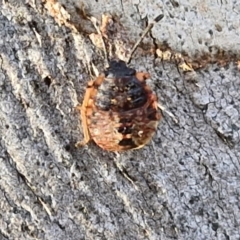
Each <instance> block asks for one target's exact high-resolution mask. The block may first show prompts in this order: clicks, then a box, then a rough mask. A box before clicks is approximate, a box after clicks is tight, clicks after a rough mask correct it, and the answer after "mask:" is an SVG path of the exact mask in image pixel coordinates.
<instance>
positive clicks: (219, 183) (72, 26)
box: [0, 0, 240, 240]
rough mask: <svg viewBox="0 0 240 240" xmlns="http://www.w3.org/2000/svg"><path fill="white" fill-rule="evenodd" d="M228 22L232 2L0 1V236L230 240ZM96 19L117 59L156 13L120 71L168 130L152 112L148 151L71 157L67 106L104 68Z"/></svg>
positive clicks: (235, 135)
mask: <svg viewBox="0 0 240 240" xmlns="http://www.w3.org/2000/svg"><path fill="white" fill-rule="evenodd" d="M189 2H190V3H189ZM239 12H240V3H238V1H210V0H206V1H202V0H195V1H184V0H183V1H174V0H169V1H158V0H149V1H135V0H133V1H124V0H122V1H121V0H112V1H107V0H105V1H104V0H99V1H93V0H92V1H87V0H86V1H73V0H72V1H53V0H51V1H50V0H45V1H39V0H35V1H31V0H26V1H24V0H15V1H14V0H8V1H7V0H0V172H1V175H0V206H1V207H0V239H47V240H50V239H59V240H61V239H64V240H65V239H72V240H78V239H94V240H96V239H126V240H127V239H131V240H132V239H138V240H139V239H183V240H186V239H205V240H206V239H207V240H208V239H209V240H212V239H239V238H240V227H239V226H240V188H239V186H240V173H239V172H240V162H239V161H240V117H239V116H240V94H239V92H240V73H239V66H238V62H237V60H238V56H239V51H240V46H239V44H238V43H239V33H240V27H239V26H240V25H239V21H240V14H239ZM103 13H108V14H111V15H112V16H114V24H115V25H114V24H113V25H114V26H116V25H117V26H118V27H115V28H113V31H112V36H111V39H112V44H113V45H114V49H113V50H115V51H116V54H117V55H118V57H120V58H123V59H124V57H125V54H127V53H129V49H130V48H131V46H133V44H134V43H135V42H136V40H137V39H138V38H139V34H140V33H141V32H142V30H143V29H144V27H145V24H146V23H147V22H150V21H151V20H152V19H154V17H156V16H157V15H159V14H161V13H163V14H164V18H163V19H162V21H161V22H160V23H158V24H156V25H155V26H154V28H153V29H152V32H151V34H149V35H148V36H147V37H146V38H145V39H144V41H143V44H141V45H140V47H139V48H138V50H137V52H136V53H135V55H134V57H133V60H132V62H131V64H130V65H131V67H134V68H136V69H137V70H140V71H148V72H149V73H150V74H151V79H150V80H149V82H148V83H149V85H151V86H152V88H153V89H154V90H155V92H156V93H157V95H158V98H159V102H160V103H161V105H163V106H164V107H165V108H166V109H167V110H168V111H170V112H171V113H172V114H173V115H174V116H175V119H176V120H177V122H176V121H175V120H174V118H172V117H170V116H169V115H168V114H166V112H163V114H164V118H163V120H162V121H161V123H160V125H159V127H158V131H157V132H156V135H155V136H154V138H153V140H152V142H151V144H149V145H148V146H146V147H144V148H143V149H140V150H135V151H128V152H125V153H121V154H116V153H109V152H106V151H103V150H102V149H100V148H99V147H98V146H96V145H95V144H94V143H90V144H88V145H87V146H85V147H83V148H80V149H76V148H75V147H74V144H75V143H76V142H77V141H79V140H81V139H82V137H83V136H82V133H81V132H82V128H81V120H80V117H79V113H78V112H77V111H75V110H74V108H75V107H76V106H77V104H78V103H81V101H82V99H83V94H84V91H85V86H86V83H87V81H88V80H90V79H91V78H92V76H91V72H90V69H91V68H90V67H89V66H90V65H91V64H92V63H94V64H95V65H96V66H97V67H96V68H97V69H98V70H99V71H101V70H102V67H103V62H104V59H103V57H102V56H103V54H102V52H101V51H99V50H98V48H97V47H96V46H94V45H93V44H92V42H91V41H90V39H89V34H90V33H92V32H96V30H95V29H94V27H93V25H92V23H91V22H90V21H89V20H88V19H87V16H90V15H91V16H94V17H95V18H97V19H99V20H100V19H101V16H102V14H103ZM118 30H119V31H118ZM157 49H158V51H157V53H158V55H157V54H154V52H155V50H157ZM123 50H126V51H123ZM186 70H188V71H186Z"/></svg>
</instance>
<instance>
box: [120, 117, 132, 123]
mask: <svg viewBox="0 0 240 240" xmlns="http://www.w3.org/2000/svg"><path fill="white" fill-rule="evenodd" d="M119 122H120V123H123V124H126V123H131V119H128V118H121V119H120V120H119Z"/></svg>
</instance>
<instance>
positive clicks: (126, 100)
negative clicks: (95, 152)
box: [76, 15, 163, 151]
mask: <svg viewBox="0 0 240 240" xmlns="http://www.w3.org/2000/svg"><path fill="white" fill-rule="evenodd" d="M162 18H163V15H160V16H158V17H157V18H155V19H154V22H158V21H160V20H161V19H162ZM154 22H153V23H151V24H149V25H148V27H147V28H146V29H145V31H144V32H143V34H142V36H141V37H140V39H139V41H137V43H136V44H135V45H134V47H133V49H132V51H131V53H130V57H129V59H128V61H126V62H124V61H122V60H111V61H109V64H108V67H107V68H106V69H105V70H104V71H103V72H102V73H101V74H100V75H99V76H98V77H97V78H96V79H95V80H92V81H90V82H88V85H87V89H86V92H85V95H84V100H83V103H82V105H81V106H80V107H79V108H80V112H81V119H82V128H83V133H84V140H83V141H81V142H78V143H77V144H76V146H77V147H79V146H82V145H85V144H87V143H88V142H89V141H90V140H91V139H93V140H94V142H95V143H96V144H97V145H98V146H100V147H101V148H102V149H104V150H107V151H125V150H129V149H138V148H141V147H143V146H145V145H146V144H147V143H148V142H149V141H150V140H151V138H152V136H153V135H154V133H155V131H156V129H157V126H158V123H159V121H160V119H161V113H160V111H159V109H158V103H157V97H156V95H155V94H154V93H153V92H152V90H151V89H150V87H149V86H148V85H147V84H146V79H148V78H149V77H150V75H149V74H148V73H143V72H137V71H136V70H135V69H133V68H130V67H128V66H127V64H128V63H129V62H130V61H131V57H132V55H133V53H134V51H135V50H136V48H137V47H138V45H139V43H140V42H141V41H142V39H143V38H144V36H145V35H146V34H147V33H148V32H149V31H150V30H151V28H152V27H153V24H154ZM98 31H99V30H98Z"/></svg>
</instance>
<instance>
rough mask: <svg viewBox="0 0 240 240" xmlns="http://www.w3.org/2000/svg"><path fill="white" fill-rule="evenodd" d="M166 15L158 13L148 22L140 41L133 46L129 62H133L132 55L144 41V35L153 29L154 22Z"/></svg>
mask: <svg viewBox="0 0 240 240" xmlns="http://www.w3.org/2000/svg"><path fill="white" fill-rule="evenodd" d="M163 17H164V15H163V14H160V15H158V16H157V17H156V18H154V20H153V21H152V22H151V23H149V24H148V26H147V27H146V28H145V30H144V31H143V33H142V35H141V37H140V38H139V39H138V41H137V42H136V43H135V45H134V46H133V48H132V50H131V52H130V55H129V57H128V60H127V63H130V62H131V59H132V55H133V54H134V52H135V51H136V49H137V47H138V45H139V44H140V43H141V42H142V40H143V39H144V37H145V36H146V35H147V33H148V32H149V31H151V29H152V28H153V26H154V24H155V23H157V22H159V21H160V20H162V19H163Z"/></svg>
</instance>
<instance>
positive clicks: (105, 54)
mask: <svg viewBox="0 0 240 240" xmlns="http://www.w3.org/2000/svg"><path fill="white" fill-rule="evenodd" d="M88 19H89V20H90V21H91V22H92V24H93V26H94V27H95V29H96V30H97V33H98V34H99V36H101V41H102V46H103V52H104V58H105V61H106V63H105V65H106V67H108V66H109V61H108V54H107V49H106V45H105V42H104V40H103V34H102V32H101V31H100V28H99V26H98V22H97V19H96V18H95V17H89V18H88Z"/></svg>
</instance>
